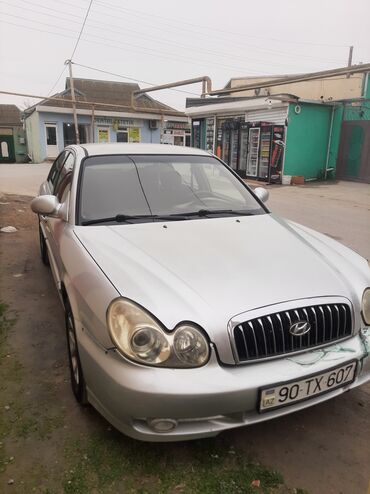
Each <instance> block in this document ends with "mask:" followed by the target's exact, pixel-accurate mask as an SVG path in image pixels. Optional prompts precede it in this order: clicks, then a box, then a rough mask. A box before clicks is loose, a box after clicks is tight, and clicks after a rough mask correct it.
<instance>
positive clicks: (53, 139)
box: [45, 124, 59, 158]
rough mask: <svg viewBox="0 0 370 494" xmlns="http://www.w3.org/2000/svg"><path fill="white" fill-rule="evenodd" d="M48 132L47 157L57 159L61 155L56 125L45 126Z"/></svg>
mask: <svg viewBox="0 0 370 494" xmlns="http://www.w3.org/2000/svg"><path fill="white" fill-rule="evenodd" d="M45 131H46V157H47V158H56V157H57V156H58V154H59V148H58V134H57V126H56V124H45Z"/></svg>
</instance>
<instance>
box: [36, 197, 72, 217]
mask: <svg viewBox="0 0 370 494" xmlns="http://www.w3.org/2000/svg"><path fill="white" fill-rule="evenodd" d="M31 209H32V211H33V212H34V213H37V214H43V215H45V216H53V217H55V218H61V217H62V215H61V214H60V213H61V204H60V202H59V201H58V198H57V197H55V196H52V195H43V196H38V197H35V198H34V199H32V202H31ZM63 219H64V218H63Z"/></svg>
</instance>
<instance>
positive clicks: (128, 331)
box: [107, 298, 209, 367]
mask: <svg viewBox="0 0 370 494" xmlns="http://www.w3.org/2000/svg"><path fill="white" fill-rule="evenodd" d="M107 324H108V329H109V332H110V335H111V338H112V340H113V343H114V344H115V345H116V347H117V348H118V350H119V351H120V352H121V353H123V354H124V355H125V356H126V357H129V358H130V359H132V360H135V361H136V362H139V363H143V364H148V365H155V366H162V367H199V366H201V365H204V364H205V363H206V362H207V361H208V358H209V344H208V341H207V338H206V337H205V335H204V334H203V333H202V331H201V330H199V329H198V328H197V327H196V326H195V325H192V324H188V323H187V324H181V325H179V326H178V327H177V328H176V329H175V330H174V331H173V332H171V333H169V332H167V331H166V330H165V329H164V328H163V327H162V325H161V324H160V323H159V322H158V321H157V320H156V319H155V318H154V317H153V316H151V315H150V314H149V313H148V312H146V311H145V310H144V309H143V308H142V307H140V306H138V305H136V304H135V303H134V302H132V301H131V300H127V299H124V298H119V299H116V300H113V302H112V303H111V304H110V306H109V308H108V312H107Z"/></svg>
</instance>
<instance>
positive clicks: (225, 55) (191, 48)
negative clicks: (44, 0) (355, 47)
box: [0, 0, 339, 67]
mask: <svg viewBox="0 0 370 494" xmlns="http://www.w3.org/2000/svg"><path fill="white" fill-rule="evenodd" d="M19 1H21V2H24V3H26V4H32V5H35V6H37V7H39V8H43V9H46V10H50V11H52V12H57V13H59V14H60V13H61V14H67V13H66V12H63V11H60V10H56V9H50V8H48V7H44V6H42V5H40V4H37V3H34V2H26V1H25V0H19ZM0 3H3V4H6V5H9V6H11V7H16V8H19V9H22V10H29V11H30V12H33V13H36V14H41V15H44V16H48V17H53V18H56V19H58V20H60V19H63V18H61V17H60V15H58V16H56V15H53V14H47V13H44V12H40V11H36V10H34V9H32V8H27V7H19V6H17V5H14V4H11V3H8V2H4V1H2V2H0ZM8 15H11V14H8ZM67 15H69V16H72V17H75V18H77V19H79V20H80V17H79V16H75V15H73V14H69V13H68V14H67ZM65 20H67V21H68V22H73V23H75V24H79V21H75V20H70V19H65ZM87 24H88V25H89V26H92V27H95V28H98V29H102V28H103V26H107V27H108V28H109V30H110V31H111V32H115V33H118V34H122V28H121V29H119V30H117V29H116V30H115V29H112V27H113V26H112V25H111V24H107V23H103V22H100V23H99V24H93V23H91V21H90V20H89V21H88V22H87ZM117 27H118V26H117ZM126 31H129V32H132V33H134V34H135V36H139V37H140V38H143V39H149V40H150V41H153V40H155V41H157V42H159V43H162V44H168V45H170V46H178V47H180V48H184V49H185V50H189V49H190V50H197V51H199V52H200V53H208V54H213V55H217V56H219V57H224V58H227V59H230V58H231V59H235V60H239V59H240V57H236V56H233V55H230V54H229V53H225V52H219V51H211V50H207V49H204V48H203V49H201V50H199V49H197V48H196V47H194V46H191V45H188V46H186V45H181V44H179V43H174V42H173V41H168V40H166V39H163V38H155V37H153V36H150V35H149V36H148V35H145V34H142V33H140V32H138V31H136V30H133V29H130V28H127V27H125V32H126ZM93 36H94V35H93ZM249 46H251V47H253V48H255V49H257V50H259V51H262V52H266V53H273V54H278V55H285V54H288V55H289V56H290V57H294V58H299V59H302V58H305V59H308V60H314V61H316V60H321V61H324V62H327V63H337V62H339V59H336V60H328V59H322V58H319V57H310V56H307V55H300V54H297V53H290V52H282V51H277V50H271V49H267V48H260V47H259V46H256V45H249ZM244 59H246V60H251V61H254V62H257V63H262V64H263V63H264V61H263V60H261V59H256V58H251V57H244ZM269 65H274V66H277V67H281V65H282V64H274V63H271V62H269ZM283 65H285V66H288V65H287V64H283Z"/></svg>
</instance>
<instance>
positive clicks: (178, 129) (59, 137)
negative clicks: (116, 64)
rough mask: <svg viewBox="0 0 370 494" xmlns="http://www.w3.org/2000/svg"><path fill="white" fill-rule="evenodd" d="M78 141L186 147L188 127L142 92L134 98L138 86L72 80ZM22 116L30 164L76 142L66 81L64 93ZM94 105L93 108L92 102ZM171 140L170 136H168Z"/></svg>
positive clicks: (181, 118) (180, 116) (180, 115)
mask: <svg viewBox="0 0 370 494" xmlns="http://www.w3.org/2000/svg"><path fill="white" fill-rule="evenodd" d="M73 81H74V89H75V97H76V107H77V118H78V131H79V137H80V142H81V143H87V142H144V143H145V142H146V143H160V142H164V143H166V144H175V145H181V146H185V145H186V142H187V141H186V135H188V136H189V138H188V141H189V142H190V125H189V123H188V118H187V117H186V116H185V114H184V113H182V112H180V111H177V110H175V109H173V108H171V107H169V106H167V105H165V104H163V103H161V102H159V101H157V100H155V99H153V98H151V97H150V96H148V95H147V94H140V95H138V96H135V97H134V98H133V101H134V106H133V105H132V93H133V92H134V91H137V90H139V89H140V88H139V86H138V85H137V84H132V83H124V82H113V81H102V80H94V79H73ZM54 97H57V98H60V99H57V100H56V99H48V100H43V101H41V102H40V103H37V104H36V105H34V106H32V107H30V108H28V109H27V110H25V112H24V118H25V127H26V132H27V143H28V153H29V155H30V157H31V159H32V161H33V162H40V161H44V160H45V159H54V158H55V157H56V156H57V155H58V154H59V153H60V152H61V151H62V150H63V148H64V147H65V146H68V145H69V144H74V143H75V127H74V120H73V112H72V107H71V102H70V101H63V99H68V100H70V99H71V86H70V79H69V78H67V79H66V85H65V90H64V91H62V92H61V93H58V94H56V95H54ZM92 103H93V104H92ZM170 136H171V138H170Z"/></svg>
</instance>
